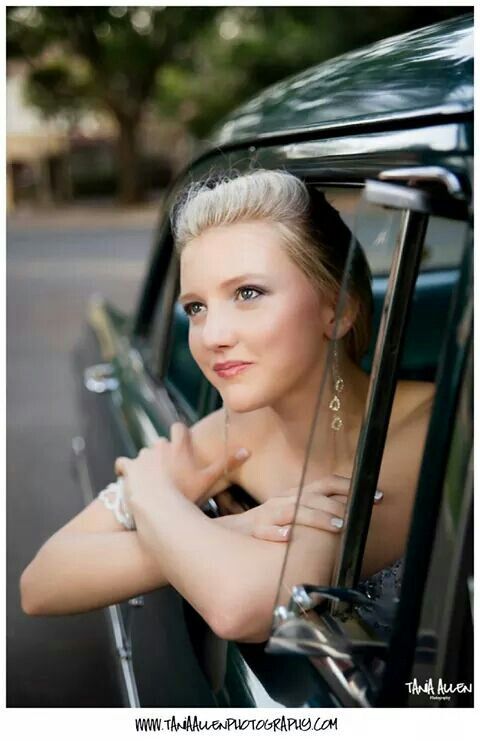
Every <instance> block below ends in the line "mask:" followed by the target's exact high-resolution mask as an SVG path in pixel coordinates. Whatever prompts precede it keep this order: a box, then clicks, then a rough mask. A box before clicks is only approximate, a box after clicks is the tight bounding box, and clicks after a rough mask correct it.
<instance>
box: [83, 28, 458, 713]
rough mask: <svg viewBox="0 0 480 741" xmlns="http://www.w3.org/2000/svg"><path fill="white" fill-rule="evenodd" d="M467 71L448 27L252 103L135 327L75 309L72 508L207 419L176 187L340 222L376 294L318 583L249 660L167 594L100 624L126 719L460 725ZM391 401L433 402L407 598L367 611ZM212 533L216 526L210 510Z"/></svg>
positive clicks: (191, 171) (393, 596)
mask: <svg viewBox="0 0 480 741" xmlns="http://www.w3.org/2000/svg"><path fill="white" fill-rule="evenodd" d="M472 62H473V18H472V16H471V15H464V16H460V17H458V18H454V19H451V20H448V21H446V22H443V23H440V24H437V25H435V26H431V27H428V28H423V29H420V30H415V31H412V32H409V33H406V34H402V35H400V36H397V37H394V38H389V39H386V40H384V41H381V42H379V43H375V44H373V45H371V46H369V47H367V48H364V49H360V50H358V51H355V52H351V53H348V54H346V55H343V56H341V57H338V58H336V59H334V60H331V61H327V62H324V63H322V64H321V65H319V66H317V67H314V68H311V69H308V70H306V71H305V72H304V73H302V74H299V75H295V76H294V77H291V78H289V79H287V80H284V81H282V82H280V83H278V84H276V85H274V86H272V87H270V88H269V89H267V90H265V91H264V92H263V93H261V94H260V95H257V96H256V97H255V98H254V99H253V100H251V101H249V102H248V103H247V104H245V105H243V106H242V107H241V108H239V109H238V110H237V111H235V112H234V113H233V114H232V115H231V116H230V117H229V118H228V120H226V121H224V122H223V123H221V124H220V125H219V126H218V128H217V130H216V131H215V132H214V133H213V135H212V137H210V139H209V143H208V146H206V147H205V148H204V149H203V150H202V151H201V152H200V153H199V154H198V156H197V157H196V158H195V159H194V161H192V162H191V163H190V164H189V165H188V167H187V168H186V169H185V171H184V172H183V173H182V175H180V176H179V177H178V179H177V180H176V182H175V183H174V184H173V185H172V187H171V189H170V191H169V194H168V197H167V200H166V204H165V207H164V208H163V209H162V212H161V217H160V220H159V227H158V230H157V232H156V235H155V245H154V249H153V250H152V256H151V261H150V264H149V265H148V268H147V270H146V275H145V280H144V282H143V285H142V289H141V296H140V300H139V302H138V306H137V308H136V310H135V311H134V312H133V313H132V314H131V315H125V314H124V313H122V312H120V311H119V310H118V309H116V308H115V307H114V306H113V305H112V304H111V303H110V302H109V301H108V300H107V299H105V298H103V297H99V296H95V297H94V298H92V300H91V301H90V304H89V307H88V314H87V316H88V321H87V322H86V326H85V333H84V335H83V336H82V337H81V338H80V340H79V342H78V345H77V347H76V349H75V355H74V359H75V372H76V377H77V379H78V394H79V399H78V400H79V410H80V422H79V424H80V429H79V434H78V435H77V436H76V437H75V438H74V440H73V443H72V446H73V451H74V459H75V461H76V470H77V474H78V475H77V479H78V481H79V484H80V485H81V487H82V489H83V493H84V495H85V496H86V497H87V498H93V497H94V496H95V495H96V494H97V493H98V492H99V491H100V490H101V489H103V488H104V487H105V486H106V485H107V484H108V482H109V481H111V480H112V472H113V464H114V461H115V459H116V458H117V457H118V456H125V455H126V456H130V457H133V456H136V455H137V453H138V451H139V449H140V448H142V447H144V446H149V445H151V444H152V443H153V442H154V440H155V439H156V438H157V437H158V436H167V437H168V434H169V429H170V425H171V424H172V423H173V422H174V421H176V420H181V421H183V422H184V423H186V424H188V425H191V424H193V423H194V422H196V421H197V420H198V419H200V418H202V417H203V416H205V415H207V414H209V413H210V412H211V411H213V410H214V409H216V408H217V407H218V406H220V404H221V399H220V398H219V395H218V393H217V392H216V390H215V389H214V388H212V387H211V386H210V385H209V383H208V382H207V380H206V379H205V377H204V376H203V375H202V374H201V372H200V370H199V369H198V367H197V366H196V364H195V362H194V360H193V358H192V356H191V354H190V351H189V348H188V339H187V334H188V325H187V318H186V316H185V314H184V313H183V312H182V311H181V308H180V306H179V303H178V302H177V295H178V260H177V258H176V256H175V254H174V251H173V241H172V234H171V227H170V222H169V219H168V209H169V207H170V206H171V204H172V203H173V202H174V199H175V198H176V196H177V194H178V193H179V191H180V190H181V189H182V188H184V187H185V184H187V183H188V182H190V181H191V180H192V179H198V178H203V177H205V176H206V175H209V174H211V173H212V172H215V171H224V170H232V169H233V170H236V171H238V172H246V171H248V170H249V169H251V168H255V167H262V168H267V169H283V170H286V171H288V172H291V173H293V174H294V175H296V176H298V177H300V178H302V179H303V180H304V182H305V183H306V184H307V185H308V186H309V187H310V188H314V189H318V190H319V191H321V192H323V193H324V194H325V197H326V198H327V200H329V201H330V202H331V203H332V204H333V205H334V206H335V207H336V208H337V209H338V210H339V212H340V214H341V215H342V217H343V219H344V220H345V222H346V223H347V224H348V225H349V226H350V227H351V228H352V231H353V232H354V233H355V236H356V239H357V240H358V242H359V243H360V244H362V245H363V247H364V249H365V252H366V255H367V259H368V261H369V265H370V268H371V271H372V275H373V294H374V303H375V311H374V332H373V339H372V343H371V347H370V350H369V353H368V355H367V356H366V358H365V359H364V362H363V367H364V369H365V370H368V371H370V372H371V382H370V393H369V397H368V400H367V408H366V409H365V415H364V421H363V427H362V432H361V435H360V438H359V443H358V449H357V451H356V458H355V466H354V473H353V476H352V489H351V496H350V502H349V508H348V513H347V520H346V525H345V528H344V532H343V534H342V535H341V536H339V537H340V538H341V541H340V547H339V556H338V561H337V564H336V567H335V578H334V581H333V583H332V584H331V585H330V586H328V587H326V586H324V585H321V584H320V585H315V584H313V585H312V584H310V585H301V584H294V583H292V584H288V585H287V586H288V592H289V594H290V598H289V599H283V598H279V599H278V600H277V604H276V607H275V610H274V613H273V614H272V631H271V635H270V638H269V640H268V642H266V643H265V644H253V643H250V644H249V643H239V642H235V641H226V640H224V639H221V638H219V637H218V636H216V635H215V634H214V633H213V632H212V630H211V629H210V627H209V626H208V625H207V624H206V623H205V622H204V620H203V619H202V618H201V617H200V616H199V615H198V614H197V613H196V612H195V610H194V609H193V608H192V607H191V606H190V605H189V604H188V603H187V602H186V601H184V600H183V598H182V597H181V596H180V595H179V594H178V593H177V592H176V591H175V590H174V589H173V588H171V587H167V588H162V589H159V590H157V591H154V592H151V593H149V594H145V595H138V596H136V597H133V598H132V599H130V600H128V602H125V603H122V604H120V605H112V606H110V607H109V608H107V609H106V612H107V615H108V617H109V621H110V625H111V629H112V630H111V635H112V642H113V644H112V645H113V647H114V650H115V652H116V656H117V658H118V669H119V674H118V681H119V684H120V687H121V689H122V692H123V697H124V704H125V706H128V707H418V706H421V707H440V706H441V707H445V706H448V707H468V706H472V705H473V694H472V685H471V683H472V675H473V628H472V605H473V561H472V491H473V484H472V466H473V463H472V461H473V458H472V438H473V431H472V427H473V423H472V385H473V380H472V379H473V371H472V364H473V360H472V358H473V355H472V353H473V350H472V316H473V288H472V265H473V244H472V227H471V224H472V209H473V206H472V196H471V192H472V178H473V165H472V162H473V86H472V79H473V74H472V67H473V65H472ZM355 245H356V242H355V240H354V241H353V242H352V247H351V250H352V254H353V251H354V250H355V249H356V247H355ZM399 379H411V380H418V381H430V382H434V383H435V396H434V400H433V405H432V410H431V415H430V422H429V427H428V433H427V438H426V443H425V447H424V450H423V453H422V458H421V460H422V463H421V470H420V476H419V480H418V487H417V493H416V498H415V503H414V509H413V514H412V517H411V522H410V525H409V533H408V540H407V548H406V551H405V554H404V556H403V558H402V564H401V568H402V571H401V578H400V577H398V574H397V572H394V571H389V570H388V569H387V570H385V572H382V573H381V574H380V579H383V580H384V583H383V585H382V588H381V589H379V588H378V580H377V582H375V579H373V580H370V581H369V580H367V582H361V579H360V573H361V567H362V559H363V554H364V548H365V541H366V538H367V535H368V528H369V523H370V517H371V509H372V506H371V501H372V499H371V494H372V493H373V491H374V490H375V485H376V481H377V478H378V472H379V468H380V465H381V462H382V454H383V446H384V442H385V436H386V434H387V430H388V424H389V419H390V412H391V406H392V398H393V393H394V390H395V385H396V383H397V381H398V380H399ZM305 453H306V458H305V466H307V465H308V451H305ZM206 511H207V512H208V513H209V514H210V515H211V516H214V515H215V502H214V501H210V502H209V503H208V504H207V506H206ZM294 546H295V543H294V542H292V543H291V544H290V547H289V549H288V552H287V556H286V561H285V564H284V569H283V575H280V574H278V575H277V576H276V578H277V579H278V583H279V585H280V584H281V583H283V584H284V583H285V578H286V576H285V575H287V576H288V566H289V563H290V559H291V551H292V549H293V548H294ZM398 573H400V572H398ZM397 577H398V578H397ZM279 594H280V589H279Z"/></svg>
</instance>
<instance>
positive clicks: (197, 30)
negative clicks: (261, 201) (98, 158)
mask: <svg viewBox="0 0 480 741" xmlns="http://www.w3.org/2000/svg"><path fill="white" fill-rule="evenodd" d="M469 10H470V8H468V7H460V6H453V7H452V6H450V7H431V6H429V7H414V6H408V7H398V6H397V7H369V8H364V7H360V6H359V7H357V6H353V7H296V6H288V7H268V6H266V7H265V6H262V7H255V6H254V7H196V6H189V7H173V6H171V7H155V6H148V7H147V6H145V7H120V6H114V7H98V6H84V7H55V6H51V7H31V8H21V7H10V8H7V56H8V57H9V58H22V59H24V60H26V61H28V63H29V66H30V72H29V76H28V82H27V96H28V100H29V101H30V103H31V104H32V105H34V106H35V107H36V108H38V109H39V110H40V111H41V112H42V114H43V115H44V116H46V117H49V116H50V117H51V116H55V115H58V114H59V113H62V114H64V115H67V116H70V117H71V118H72V120H75V117H76V116H78V115H79V114H80V113H81V112H82V111H86V110H100V111H107V112H108V113H109V114H110V115H111V116H112V117H113V119H114V120H115V121H116V123H117V129H118V156H119V195H120V199H121V201H122V202H123V203H132V202H135V201H137V200H139V199H140V198H141V196H142V188H141V182H140V178H139V167H138V161H139V158H138V132H139V126H140V123H141V120H142V116H143V115H144V113H145V111H146V109H147V107H150V108H152V107H153V110H154V111H155V112H156V114H157V116H159V117H161V118H162V119H165V118H174V119H176V120H178V121H180V122H182V123H183V125H184V126H185V127H186V128H187V129H188V130H189V131H190V132H191V133H192V134H194V135H195V137H197V138H202V137H205V136H206V135H207V134H208V132H209V130H210V129H211V128H212V127H213V126H214V125H215V124H217V123H218V121H219V119H221V118H222V117H224V116H225V115H226V114H227V113H228V112H229V111H230V110H232V109H233V108H235V107H236V106H237V105H239V104H241V103H242V102H244V101H245V100H246V99H248V98H249V97H251V96H252V95H254V94H255V93H256V92H257V91H259V90H261V89H262V88H264V87H265V86H267V85H270V84H273V83H275V82H276V81H278V80H280V79H282V78H283V77H286V76H288V75H291V74H294V73H295V72H298V71H301V70H302V69H305V68H306V67H308V66H311V65H314V64H317V63H319V62H322V61H324V60H326V59H329V58H331V57H333V56H336V55H338V54H341V53H343V52H345V51H349V50H350V49H353V48H356V47H360V46H363V45H366V44H369V43H371V42H373V41H376V40H378V39H380V38H384V37H386V36H390V35H394V34H398V33H402V32H404V31H409V30H411V29H413V28H418V27H421V26H426V25H429V24H431V23H435V22H437V21H440V20H444V19H447V18H450V17H453V16H456V15H461V14H462V13H465V12H468V11H469Z"/></svg>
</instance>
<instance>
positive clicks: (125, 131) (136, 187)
mask: <svg viewBox="0 0 480 741" xmlns="http://www.w3.org/2000/svg"><path fill="white" fill-rule="evenodd" d="M117 120H118V125H119V137H118V164H119V168H118V175H119V178H118V196H119V200H120V203H122V204H124V205H128V204H133V203H139V202H140V201H142V200H143V196H144V191H143V187H142V183H141V180H140V157H139V153H138V148H137V134H138V126H139V118H138V117H135V118H128V117H126V116H122V117H119V118H118V119H117Z"/></svg>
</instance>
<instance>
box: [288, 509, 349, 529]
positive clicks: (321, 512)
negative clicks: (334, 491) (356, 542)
mask: <svg viewBox="0 0 480 741" xmlns="http://www.w3.org/2000/svg"><path fill="white" fill-rule="evenodd" d="M330 503H331V504H333V503H332V502H330ZM334 504H335V506H332V507H331V508H330V509H329V510H328V511H327V510H326V509H311V507H305V506H303V505H300V506H299V508H298V510H297V516H296V518H295V524H296V525H305V526H306V527H314V528H316V529H317V530H328V531H329V532H333V533H338V532H339V530H341V529H342V528H343V525H344V522H345V506H344V505H342V504H340V502H335V503H334Z"/></svg>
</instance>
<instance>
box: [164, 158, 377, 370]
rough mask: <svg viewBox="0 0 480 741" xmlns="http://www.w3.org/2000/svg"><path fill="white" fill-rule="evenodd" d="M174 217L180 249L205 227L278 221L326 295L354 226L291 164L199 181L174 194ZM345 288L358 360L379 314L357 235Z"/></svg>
mask: <svg viewBox="0 0 480 741" xmlns="http://www.w3.org/2000/svg"><path fill="white" fill-rule="evenodd" d="M170 217H171V224H172V232H173V237H174V242H175V249H176V251H177V253H178V254H179V255H180V254H181V253H182V251H183V249H184V248H185V246H186V245H187V244H188V243H189V242H190V240H192V239H194V238H195V237H198V236H200V235H201V234H202V233H203V232H204V231H205V230H206V229H210V228H212V227H215V226H227V225H228V224H237V223H239V222H251V221H268V222H271V223H273V224H275V225H276V226H277V227H278V229H279V233H280V235H281V239H282V243H283V246H284V248H285V250H286V251H287V254H288V255H289V257H290V259H291V260H292V261H293V262H294V263H295V264H296V265H297V266H298V267H299V268H300V270H302V271H303V273H305V275H306V276H307V277H308V278H309V279H310V280H311V281H312V283H313V284H314V286H315V287H316V288H317V289H318V290H319V291H320V293H321V295H322V297H325V296H328V297H332V298H333V297H334V296H336V295H338V292H339V290H340V286H341V283H342V278H343V273H344V268H345V264H346V261H347V257H348V254H349V250H350V247H351V244H352V233H351V232H350V229H349V228H348V227H347V225H346V224H345V223H344V222H343V221H342V219H341V217H340V215H339V213H338V211H336V209H334V208H333V206H331V205H330V204H329V203H328V201H327V200H326V198H325V196H324V195H323V193H321V192H320V191H318V190H316V189H315V188H312V187H307V186H306V185H305V183H304V182H303V181H302V180H300V179H299V178H297V177H295V176H294V175H291V174H290V173H288V172H286V171H281V170H263V169H256V170H250V171H248V172H247V173H245V174H238V173H233V174H231V173H228V174H225V173H221V174H219V175H213V176H210V177H208V178H206V179H205V180H201V181H197V182H193V183H192V184H190V185H189V186H187V188H186V189H185V190H184V191H183V192H182V193H181V194H180V195H179V197H178V198H177V199H176V202H175V203H174V205H173V207H172V210H171V214H170ZM347 291H348V295H349V298H350V299H353V300H354V302H355V303H356V304H357V306H358V310H357V313H356V317H355V320H354V322H353V324H352V327H351V328H350V330H349V331H348V332H347V334H346V335H345V336H344V338H343V342H344V346H345V350H346V352H347V354H348V355H349V357H350V358H351V359H352V360H353V361H354V362H355V363H357V364H358V363H360V360H361V358H362V357H363V355H364V354H365V353H366V352H367V350H368V346H369V343H370V335H371V324H372V314H373V298H372V289H371V273H370V269H369V266H368V263H367V260H366V258H365V254H364V252H363V250H362V249H361V247H360V245H359V244H358V242H357V243H356V249H355V253H354V257H353V261H352V264H351V269H350V275H349V280H348V285H347Z"/></svg>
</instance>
